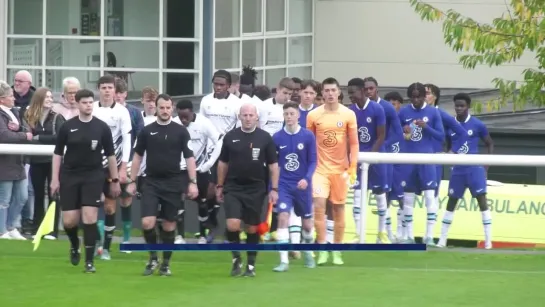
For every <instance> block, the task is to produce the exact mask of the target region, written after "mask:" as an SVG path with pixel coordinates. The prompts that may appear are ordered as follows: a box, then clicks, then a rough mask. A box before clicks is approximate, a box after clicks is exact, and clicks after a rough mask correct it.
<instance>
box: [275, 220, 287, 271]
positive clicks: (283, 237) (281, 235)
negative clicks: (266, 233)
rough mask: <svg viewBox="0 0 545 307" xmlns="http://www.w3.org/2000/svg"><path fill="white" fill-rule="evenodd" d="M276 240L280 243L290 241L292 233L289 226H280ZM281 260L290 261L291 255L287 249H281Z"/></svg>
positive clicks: (282, 261) (283, 261)
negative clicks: (289, 255)
mask: <svg viewBox="0 0 545 307" xmlns="http://www.w3.org/2000/svg"><path fill="white" fill-rule="evenodd" d="M276 240H277V242H278V243H280V244H286V243H289V242H290V241H289V240H290V233H289V231H288V229H287V228H278V229H277V230H276ZM280 262H281V263H289V262H290V260H289V257H288V252H287V251H280Z"/></svg>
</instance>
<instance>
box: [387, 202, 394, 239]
mask: <svg viewBox="0 0 545 307" xmlns="http://www.w3.org/2000/svg"><path fill="white" fill-rule="evenodd" d="M386 233H387V234H388V238H390V240H391V239H392V238H393V234H392V218H391V217H390V208H386Z"/></svg>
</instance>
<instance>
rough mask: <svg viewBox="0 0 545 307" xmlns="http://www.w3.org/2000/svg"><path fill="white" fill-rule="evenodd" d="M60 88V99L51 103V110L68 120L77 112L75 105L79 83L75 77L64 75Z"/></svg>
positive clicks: (76, 114)
mask: <svg viewBox="0 0 545 307" xmlns="http://www.w3.org/2000/svg"><path fill="white" fill-rule="evenodd" d="M62 88H63V92H62V100H61V101H60V102H59V103H55V104H54V105H53V112H55V113H58V114H60V115H62V116H63V117H64V118H65V119H66V120H69V119H71V118H72V117H76V116H78V114H79V111H78V108H77V105H76V93H77V91H79V89H80V88H81V84H80V82H79V80H78V79H77V78H76V77H66V78H64V80H62Z"/></svg>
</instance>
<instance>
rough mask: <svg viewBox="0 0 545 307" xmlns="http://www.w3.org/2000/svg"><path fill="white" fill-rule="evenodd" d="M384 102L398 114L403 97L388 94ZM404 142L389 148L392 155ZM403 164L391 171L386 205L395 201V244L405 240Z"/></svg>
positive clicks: (400, 149) (396, 165)
mask: <svg viewBox="0 0 545 307" xmlns="http://www.w3.org/2000/svg"><path fill="white" fill-rule="evenodd" d="M384 100H386V101H389V102H390V103H391V104H392V106H393V107H394V109H395V111H396V114H397V113H399V110H400V109H401V107H402V105H403V97H402V96H401V94H400V93H398V92H389V93H388V94H386V95H384ZM405 142H406V141H405V140H404V139H401V140H399V141H398V142H394V143H393V144H392V146H391V149H392V153H400V152H401V151H402V148H403V145H404V143H405ZM404 167H405V165H404V164H394V165H393V170H392V181H391V183H390V192H389V193H388V205H391V203H392V202H393V201H397V203H398V208H397V214H396V215H397V220H396V229H397V231H396V235H395V240H394V241H395V242H396V243H397V242H401V241H403V240H404V238H405V218H404V215H403V185H402V184H401V183H402V182H403V181H404V180H403V179H404V178H403V174H404V171H403V169H404Z"/></svg>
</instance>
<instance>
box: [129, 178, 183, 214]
mask: <svg viewBox="0 0 545 307" xmlns="http://www.w3.org/2000/svg"><path fill="white" fill-rule="evenodd" d="M188 182H189V178H188V177H187V173H186V172H183V173H182V174H180V175H177V176H175V177H169V178H156V177H150V176H146V179H145V180H144V182H143V185H142V198H141V200H140V209H141V216H142V218H144V217H148V216H155V217H159V218H161V219H163V220H165V221H169V222H175V221H176V220H177V219H176V218H177V216H178V210H180V209H182V208H181V199H182V194H183V193H185V191H186V189H187V184H188ZM158 212H159V214H158Z"/></svg>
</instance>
